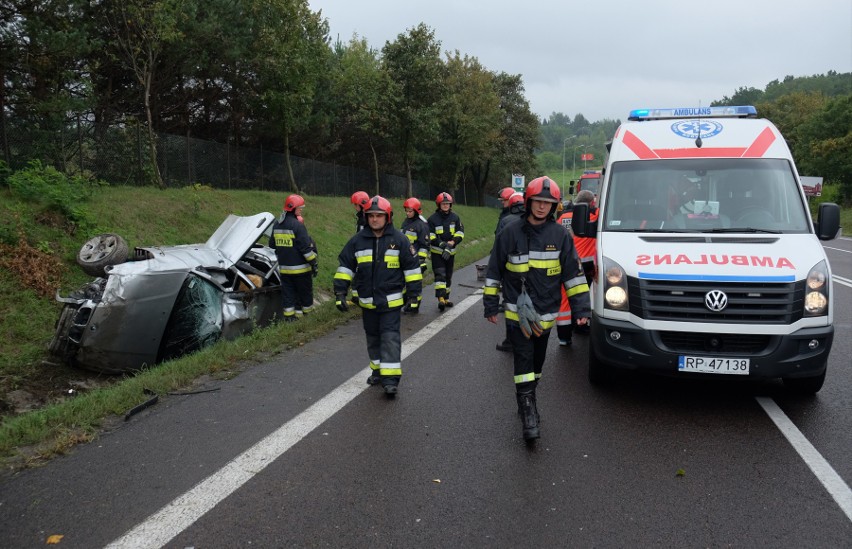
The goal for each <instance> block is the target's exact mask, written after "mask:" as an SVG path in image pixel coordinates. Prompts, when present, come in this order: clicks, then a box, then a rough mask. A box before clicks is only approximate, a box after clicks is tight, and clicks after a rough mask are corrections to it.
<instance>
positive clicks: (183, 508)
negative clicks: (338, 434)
mask: <svg viewBox="0 0 852 549" xmlns="http://www.w3.org/2000/svg"><path fill="white" fill-rule="evenodd" d="M481 296H482V292H481V291H479V292H476V293H474V294H473V295H470V296H468V297H467V298H466V299H464V300H463V301H462V302H461V303H458V304H456V306H455V307H452V308H450V309H448V310H447V311H446V312H444V313H442V314H441V315H440V316H439V317H438V318H437V319H435V320H434V321H432V322H430V323H429V324H428V325H427V326H425V327H424V328H423V329H421V330H420V331H419V332H417V333H416V334H414V335H412V336H411V337H409V338H408V339H406V340H405V342H403V344H402V358H403V359H405V358H406V357H407V356H409V355H411V353H413V352H414V351H416V350H417V349H418V348H420V347H421V346H423V345H424V344H425V343H426V342H427V341H429V340H430V339H431V338H432V337H434V336H435V335H436V334H438V332H440V331H441V330H442V329H444V328H445V327H446V326H447V325H448V324H449V323H450V322H452V321H453V320H455V319H456V318H458V317H459V316H461V315H462V314H463V313H464V312H465V311H467V310H468V309H469V308H470V307H471V306H473V305H474V304H475V303H476V302H477V301H479V300H480V298H481ZM369 373H370V368H369V367H367V368H364V370H362V371H360V372H358V373H357V374H355V375H354V376H353V377H351V378H349V380H348V381H346V382H344V383H343V384H342V385H340V386H339V387H338V388H337V389H335V390H334V391H332V392H331V393H329V394H328V395H326V396H325V397H324V398H322V399H321V400H319V401H318V402H317V403H316V404H314V405H313V406H311V407H310V408H308V409H307V410H305V411H304V412H302V413H301V414H299V415H298V416H296V417H294V418H293V419H291V420H290V421H288V422H287V423H285V424H284V425H282V426H281V427H279V428H278V429H277V430H276V431H275V432H273V433H272V434H270V435H268V436H267V437H266V438H264V439H263V440H261V441H260V442H258V443H257V444H255V445H254V446H252V447H251V448H249V449H248V450H246V451H245V452H243V453H242V454H240V455H239V456H237V457H236V458H234V459H233V460H231V461H230V462H229V463H228V464H227V465H225V466H224V467H222V468H221V469H219V470H218V471H216V472H215V473H213V474H212V475H210V476H209V477H207V478H206V479H204V480H202V481H201V482H199V483H198V484H196V485H195V487H193V488H192V489H191V490H189V491H188V492H186V493H185V494H183V495H181V496H179V497H177V498H176V499H174V500H172V502H171V503H169V504H168V505H166V506H165V507H163V508H162V509H160V510H159V511H157V512H156V513H154V514H153V515H151V516H150V517H148V518H147V519H145V521H144V522H142V523H140V524H138V525H137V526H135V527H134V528H132V529H131V530H129V531H128V532H127V533H125V534H124V535H123V536H121V537H120V538H118V539H117V540H115V541H113V542H112V543H110V544H109V545H108V546H107V547H109V548H120V547H121V548H124V547H126V548H129V549H130V548H132V549H139V548H143V547H146V548H147V547H151V548H158V547H162V546H164V545H165V544H167V543H168V542H169V541H171V540H172V539H173V538H174V537H175V536H177V535H178V534H180V533H181V532H183V531H184V530H186V529H187V528H188V527H190V526H191V525H192V524H193V523H194V522H195V521H197V520H198V519H200V518H201V517H202V516H204V514H205V513H207V512H208V511H210V510H211V509H213V507H215V506H216V505H217V504H219V502H221V501H222V500H224V499H225V498H226V497H228V496H229V495H231V494H232V493H234V492H235V491H236V490H237V489H238V488H239V487H240V486H242V485H243V484H245V483H246V482H248V481H249V480H251V478H252V477H254V476H255V475H256V474H258V473H260V472H261V471H263V469H264V468H266V466H267V465H269V464H270V463H272V462H273V461H275V460H276V459H277V458H279V457H280V456H281V455H282V454H284V452H286V451H287V450H289V449H290V448H291V447H292V446H293V445H294V444H296V443H297V442H299V441H300V440H302V439H303V438H304V437H306V436H307V435H308V434H309V433H310V432H311V431H313V430H314V429H316V428H317V427H319V426H320V425H321V424H322V423H323V422H324V421H325V420H327V419H328V418H330V417H331V416H333V415H334V414H336V413H337V412H338V411H339V410H340V409H341V408H343V407H344V406H346V405H347V404H348V403H349V402H350V401H352V400H353V399H354V398H355V397H357V396H358V395H360V394H361V393H362V392H363V391H364V390H365V389H367V388H368V385H367V384H366V383H364V380H365V379H366V377H367V375H369Z"/></svg>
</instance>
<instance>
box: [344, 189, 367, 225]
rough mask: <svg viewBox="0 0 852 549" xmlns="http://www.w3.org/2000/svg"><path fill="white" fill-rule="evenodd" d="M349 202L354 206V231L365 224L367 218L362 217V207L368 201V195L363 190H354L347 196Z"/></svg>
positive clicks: (365, 205) (364, 206)
mask: <svg viewBox="0 0 852 549" xmlns="http://www.w3.org/2000/svg"><path fill="white" fill-rule="evenodd" d="M349 202H351V203H352V205H353V206H355V232H356V233H357V232H358V231H360V230H361V229H363V228H364V227H366V226H367V220H366V218H365V217H364V208H366V207H367V204H369V203H370V195H368V194H367V193H365V192H364V191H355V192H354V193H352V196H351V197H350V198H349Z"/></svg>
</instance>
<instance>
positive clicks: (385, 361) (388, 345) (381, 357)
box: [361, 308, 402, 384]
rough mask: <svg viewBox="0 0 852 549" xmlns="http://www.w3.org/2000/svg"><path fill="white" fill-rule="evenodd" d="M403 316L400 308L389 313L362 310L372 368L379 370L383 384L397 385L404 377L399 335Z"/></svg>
mask: <svg viewBox="0 0 852 549" xmlns="http://www.w3.org/2000/svg"><path fill="white" fill-rule="evenodd" d="M401 314H402V313H401V309H399V308H397V309H391V310H389V311H377V310H375V309H362V310H361V320H362V322H363V323H364V332H365V333H366V334H367V354H368V355H369V357H370V367H371V368H373V371H375V370H378V373H379V375H381V376H382V384H388V383H390V384H397V383H399V378H400V377H401V376H402V337H401V336H400V333H399V326H400V320H399V319H400V316H401ZM376 366H378V367H376Z"/></svg>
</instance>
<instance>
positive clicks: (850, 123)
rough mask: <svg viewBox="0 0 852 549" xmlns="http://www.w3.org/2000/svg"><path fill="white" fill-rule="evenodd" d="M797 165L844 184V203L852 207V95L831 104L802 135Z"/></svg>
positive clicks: (809, 121) (835, 100)
mask: <svg viewBox="0 0 852 549" xmlns="http://www.w3.org/2000/svg"><path fill="white" fill-rule="evenodd" d="M798 135H799V142H798V143H797V145H796V150H795V151H794V152H795V157H796V164H797V166H798V168H799V171H800V172H801V173H805V174H811V175H818V176H822V177H824V178H825V179H826V181H830V182H832V183H839V184H840V191H841V201H842V202H843V204H844V205H846V206H849V205H850V204H852V94H850V95H847V96H844V97H838V98H836V99H833V100H831V101H829V102H828V103H827V104H826V105H825V107H824V108H823V109H822V110H821V111H820V112H818V113H816V114H815V115H814V116H812V117H811V118H810V119H809V120H808V121H806V122H804V123H803V124H802V125H801V127H800V128H799V131H798Z"/></svg>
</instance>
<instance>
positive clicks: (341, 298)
mask: <svg viewBox="0 0 852 549" xmlns="http://www.w3.org/2000/svg"><path fill="white" fill-rule="evenodd" d="M334 306H335V307H337V310H338V311H340V312H341V313H345V312H346V311H348V310H349V305H347V303H346V294H334Z"/></svg>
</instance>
